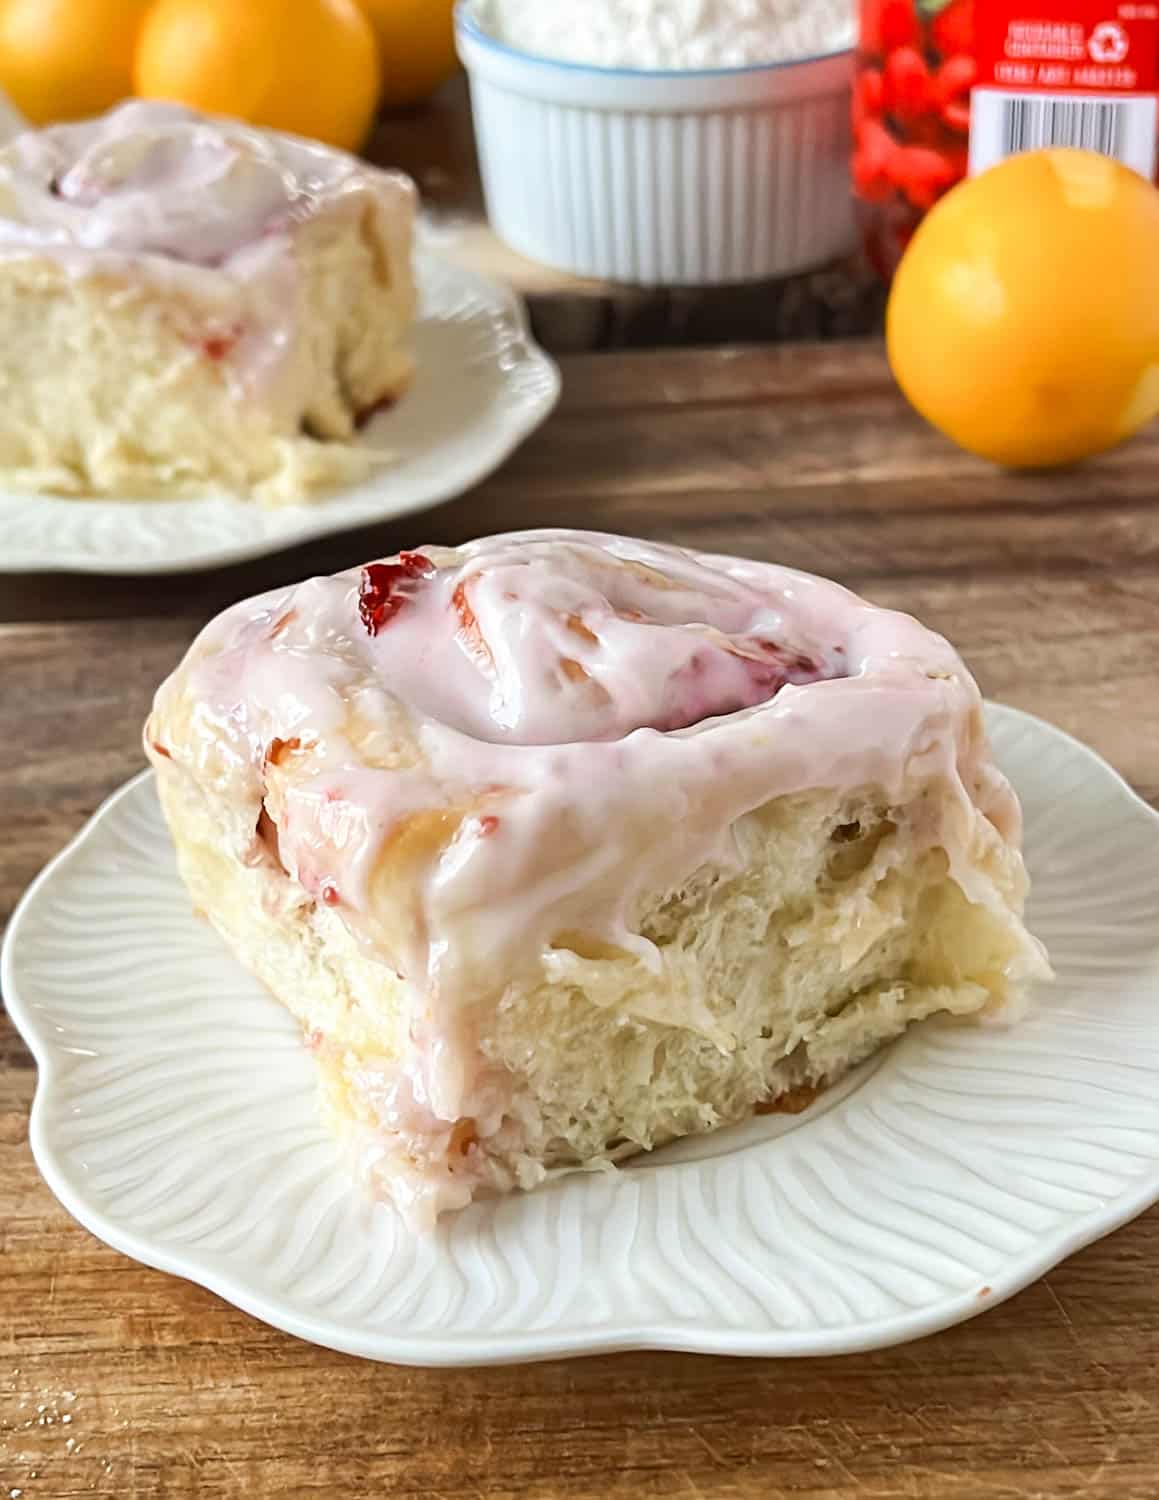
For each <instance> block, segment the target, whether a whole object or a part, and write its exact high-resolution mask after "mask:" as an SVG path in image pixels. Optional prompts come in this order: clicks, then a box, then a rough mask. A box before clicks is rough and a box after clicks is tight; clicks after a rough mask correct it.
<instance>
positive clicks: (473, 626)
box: [451, 583, 495, 676]
mask: <svg viewBox="0 0 1159 1500" xmlns="http://www.w3.org/2000/svg"><path fill="white" fill-rule="evenodd" d="M451 607H452V608H453V609H454V611H455V613H456V615H458V617H459V628H458V630H457V631H456V632H455V636H456V639H457V640H458V642H459V644H460V645H461V646H462V647H463V650H464V651H466V653H467V655H468V656H469V657H470V658H471V660H472V661H473V662H474V663H475V665H476V666H477V667H478V668H479V669H480V670H481V671H483V672H486V673H487V675H488V676H494V673H495V659H494V657H492V655H491V648H490V647H489V646H488V644H487V642H486V641H485V640H484V639H483V632H482V631H481V630H480V629H479V621H478V619H477V618H476V617H475V611H474V610H473V609H472V608H471V601H470V600H469V599H468V598H467V585H466V584H465V583H457V584H456V585H455V591H454V593H453V594H452V595H451Z"/></svg>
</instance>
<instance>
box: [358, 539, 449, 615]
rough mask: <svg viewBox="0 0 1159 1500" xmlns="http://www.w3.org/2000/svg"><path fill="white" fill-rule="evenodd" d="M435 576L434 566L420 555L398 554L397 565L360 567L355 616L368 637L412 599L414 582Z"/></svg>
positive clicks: (415, 553) (374, 564)
mask: <svg viewBox="0 0 1159 1500" xmlns="http://www.w3.org/2000/svg"><path fill="white" fill-rule="evenodd" d="M434 574H435V565H434V563H432V562H431V560H430V558H429V557H424V556H423V554H422V553H421V552H400V553H399V555H398V561H397V562H393V563H390V562H385V563H369V564H368V565H367V566H366V567H365V568H363V570H362V578H361V581H360V582H359V585H358V613H359V615H360V616H361V619H362V623H363V624H364V625H365V626H366V629H367V632H368V634H370V635H377V634H378V632H379V631H380V630H381V629H382V627H383V626H384V625H386V624H387V623H388V622H389V621H391V620H393V619H394V617H395V615H397V614H398V612H399V610H400V609H401V608H402V607H403V604H404V603H405V602H406V600H407V599H409V598H410V597H411V595H412V594H413V592H414V585H415V583H416V582H417V581H418V580H419V579H422V578H433V577H434Z"/></svg>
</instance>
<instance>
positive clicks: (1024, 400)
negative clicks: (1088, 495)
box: [886, 150, 1159, 468]
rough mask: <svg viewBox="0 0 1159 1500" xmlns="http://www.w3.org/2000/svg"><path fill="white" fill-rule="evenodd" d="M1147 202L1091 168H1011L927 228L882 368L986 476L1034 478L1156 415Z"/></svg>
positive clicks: (906, 272)
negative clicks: (990, 470)
mask: <svg viewBox="0 0 1159 1500" xmlns="http://www.w3.org/2000/svg"><path fill="white" fill-rule="evenodd" d="M1157 280H1159V190H1156V188H1154V187H1153V186H1152V185H1151V183H1149V182H1147V181H1146V180H1145V179H1144V178H1142V177H1140V176H1138V175H1137V174H1136V173H1134V172H1132V171H1130V170H1129V169H1128V168H1127V167H1124V166H1121V165H1120V164H1119V163H1118V162H1115V161H1111V160H1109V159H1108V158H1107V157H1103V156H1098V155H1095V154H1094V153H1092V152H1086V151H1072V150H1047V151H1035V152H1029V153H1026V154H1024V155H1021V156H1014V157H1011V158H1010V159H1009V160H1007V161H1005V162H1002V163H1001V164H1000V165H999V166H996V167H994V168H992V169H991V170H990V171H989V172H985V173H983V174H982V175H981V176H980V177H976V178H973V179H972V180H970V181H967V182H964V183H961V184H960V185H959V186H958V187H956V188H955V189H954V190H953V191H952V192H951V193H949V194H948V195H947V196H946V197H945V198H943V199H942V201H941V202H940V203H939V204H938V205H937V206H936V207H935V208H934V209H933V210H931V212H930V213H929V215H928V216H927V217H926V219H925V220H924V221H923V223H922V224H921V226H920V228H919V229H918V231H917V234H916V235H915V236H914V238H913V240H912V241H911V243H910V245H909V248H908V249H907V251H906V253H905V255H904V257H903V258H902V262H901V265H900V266H899V267H898V270H897V274H896V276H895V279H894V283H893V287H892V290H891V293H890V298H889V306H888V309H887V314H886V342H887V347H888V351H889V359H890V364H891V366H892V368H893V372H894V375H895V376H896V377H897V380H898V383H899V384H900V386H901V388H902V390H903V391H904V392H905V394H906V395H907V396H908V397H909V399H910V401H911V402H912V403H913V405H914V406H915V407H916V408H917V410H918V411H919V412H921V414H922V415H923V416H924V417H926V418H927V420H928V421H930V422H932V423H933V425H934V426H935V427H938V428H940V429H941V431H942V432H944V433H946V435H947V436H949V437H951V438H952V439H953V440H954V441H955V442H956V443H958V444H960V445H961V446H962V447H963V448H966V449H968V450H969V451H970V452H972V453H978V454H981V455H982V456H983V457H984V458H989V459H992V460H993V461H994V462H995V463H999V464H1005V465H1008V466H1012V467H1036V468H1037V467H1047V466H1051V465H1056V464H1067V463H1073V462H1075V461H1076V460H1078V459H1082V458H1086V457H1088V456H1089V455H1091V454H1094V453H1098V452H1100V451H1102V450H1103V449H1105V448H1109V447H1111V446H1113V445H1114V444H1115V443H1118V442H1120V441H1121V440H1122V439H1123V438H1125V437H1128V436H1129V435H1130V434H1131V433H1133V432H1135V431H1136V430H1137V429H1138V428H1139V427H1141V426H1142V425H1143V424H1144V423H1145V422H1148V421H1149V420H1150V419H1151V418H1152V417H1153V416H1154V415H1155V414H1156V412H1159V289H1157Z"/></svg>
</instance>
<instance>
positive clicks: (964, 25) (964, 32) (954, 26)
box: [929, 0, 974, 57]
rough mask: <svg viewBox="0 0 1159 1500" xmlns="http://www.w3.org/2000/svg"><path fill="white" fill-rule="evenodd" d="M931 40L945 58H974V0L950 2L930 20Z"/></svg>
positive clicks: (954, 0) (952, 0)
mask: <svg viewBox="0 0 1159 1500" xmlns="http://www.w3.org/2000/svg"><path fill="white" fill-rule="evenodd" d="M929 38H930V41H931V42H932V43H933V45H934V46H935V47H936V48H937V49H938V51H939V52H940V53H941V54H942V56H943V57H956V56H958V55H960V54H963V53H964V54H965V55H967V56H973V52H974V0H950V3H949V5H945V6H943V7H942V9H941V10H939V11H938V13H937V14H936V15H935V16H934V17H933V18H932V19H931V20H930V23H929Z"/></svg>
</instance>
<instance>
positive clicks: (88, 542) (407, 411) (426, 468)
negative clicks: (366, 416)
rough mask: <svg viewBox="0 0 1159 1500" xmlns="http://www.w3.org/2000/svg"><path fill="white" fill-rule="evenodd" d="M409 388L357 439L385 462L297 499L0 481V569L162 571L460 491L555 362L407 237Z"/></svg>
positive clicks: (536, 406) (538, 410)
mask: <svg viewBox="0 0 1159 1500" xmlns="http://www.w3.org/2000/svg"><path fill="white" fill-rule="evenodd" d="M415 274H416V278H417V281H418V286H419V296H420V310H419V321H418V325H417V327H416V330H415V337H414V346H415V355H416V360H417V369H416V373H415V378H414V381H413V383H412V385H411V387H410V389H409V390H408V391H407V392H406V394H405V395H404V396H403V397H402V398H401V400H400V401H399V402H398V403H397V405H395V406H394V407H393V408H392V409H391V410H390V411H386V412H382V413H380V414H379V415H378V416H376V417H375V418H374V419H373V420H372V421H371V422H369V423H368V424H367V426H366V428H365V430H364V431H363V432H362V433H361V434H360V438H359V440H360V441H362V442H365V443H369V444H374V445H376V446H379V447H384V448H388V449H389V450H390V451H391V452H392V454H394V455H395V458H394V460H393V461H392V462H391V463H390V464H389V465H388V466H386V467H385V468H383V469H381V470H379V471H378V472H376V473H375V474H373V475H372V476H370V477H369V478H367V479H364V480H361V481H360V482H359V483H357V484H353V485H347V486H344V487H340V488H338V489H335V490H331V491H328V492H326V493H325V494H322V495H320V496H319V497H318V498H317V499H315V500H313V501H311V502H310V503H309V504H306V505H294V506H282V507H279V508H277V509H273V510H270V509H265V508H263V507H261V506H258V505H256V504H252V503H249V502H246V501H242V500H237V499H231V498H226V497H207V498H205V499H197V500H163V499H158V500H149V499H140V500H108V499H97V498H93V499H85V498H79V499H66V498H63V497H58V496H53V495H34V494H17V493H14V492H12V491H7V490H3V489H0V573H4V572H8V573H17V572H34V571H37V570H40V569H45V570H50V571H60V570H63V571H66V572H80V573H174V572H184V571H190V570H194V569H198V568H209V567H217V566H220V565H222V564H225V563H233V562H240V561H242V560H243V559H245V558H249V557H260V556H262V555H263V554H265V553H268V552H277V551H279V550H281V549H282V548H284V547H293V546H296V545H297V544H298V543H301V542H306V541H310V540H311V539H313V538H314V537H319V536H326V535H329V534H331V533H333V532H340V531H346V530H349V529H350V528H351V527H353V526H364V525H368V524H370V523H371V522H375V521H387V520H391V519H392V518H394V517H396V516H405V515H409V514H410V513H412V512H414V511H418V510H424V509H426V508H428V507H429V506H432V505H437V504H439V503H440V502H441V501H444V500H450V499H452V498H453V497H454V496H456V495H461V494H462V493H463V492H464V491H465V490H468V489H470V488H471V487H472V486H473V485H475V484H478V483H479V482H480V481H481V480H482V479H485V478H486V477H487V475H488V474H490V473H491V472H492V471H493V470H494V469H496V468H498V466H499V465H500V464H501V463H502V462H503V460H504V459H505V458H507V457H508V455H509V454H510V453H512V452H513V451H514V450H515V449H516V448H517V447H518V446H519V444H520V443H522V442H523V440H524V439H525V438H526V437H527V436H528V435H529V434H530V433H532V432H533V431H534V430H535V428H537V427H538V426H539V425H540V424H541V423H542V422H543V421H544V420H545V418H546V417H547V416H548V415H549V414H550V412H551V410H552V408H553V407H554V406H555V403H556V401H557V400H558V398H559V389H560V378H559V370H558V368H557V366H556V365H555V363H554V361H553V360H551V359H550V358H549V357H548V355H546V354H545V353H544V352H543V350H542V349H540V348H539V346H538V345H537V344H536V343H535V342H534V341H533V340H532V338H531V336H530V334H529V332H528V329H527V322H526V316H525V313H524V310H523V305H522V303H521V302H520V301H519V299H518V298H517V297H516V296H515V294H514V293H513V292H511V291H509V290H508V289H507V288H506V287H503V286H501V285H500V284H499V283H498V282H495V281H491V280H489V279H488V278H487V277H485V276H479V275H477V274H476V273H475V272H472V271H467V270H464V269H462V268H461V267H458V266H455V265H453V264H452V263H451V262H449V261H447V260H444V259H442V258H441V257H440V256H438V255H435V254H433V253H431V252H430V251H429V250H426V249H422V248H420V249H419V251H418V252H417V253H416V256H415Z"/></svg>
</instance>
